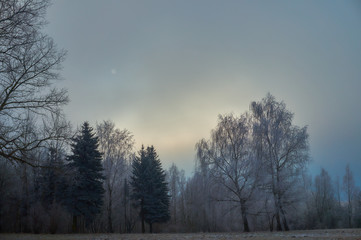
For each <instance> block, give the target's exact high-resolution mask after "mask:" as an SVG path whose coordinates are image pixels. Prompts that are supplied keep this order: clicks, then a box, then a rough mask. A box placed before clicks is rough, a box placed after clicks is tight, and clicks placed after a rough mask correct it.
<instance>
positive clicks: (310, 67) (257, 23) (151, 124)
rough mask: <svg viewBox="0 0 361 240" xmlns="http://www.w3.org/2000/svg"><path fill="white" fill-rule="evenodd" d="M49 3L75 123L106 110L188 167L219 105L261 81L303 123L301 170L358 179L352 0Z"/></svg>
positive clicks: (359, 15)
mask: <svg viewBox="0 0 361 240" xmlns="http://www.w3.org/2000/svg"><path fill="white" fill-rule="evenodd" d="M53 2H54V3H53V5H52V6H51V8H50V9H49V11H48V15H47V19H48V21H49V25H48V26H47V28H46V32H47V33H48V34H49V35H50V36H51V37H53V38H54V40H55V42H56V43H57V45H58V47H59V48H64V49H66V50H67V51H68V56H67V59H66V61H65V62H64V64H63V66H64V69H63V71H62V76H63V78H64V81H62V83H61V86H64V87H66V88H68V90H69V95H70V98H71V102H70V103H69V105H68V106H67V107H66V108H65V112H66V114H67V117H68V119H69V120H70V121H71V122H72V123H73V125H74V126H78V125H80V124H81V123H82V122H83V121H85V120H88V121H89V122H90V123H91V124H93V125H94V124H95V123H96V122H101V121H103V120H112V121H114V122H115V123H116V125H117V127H118V128H121V129H123V128H127V129H128V130H130V131H131V132H132V133H133V134H134V137H135V140H136V143H137V145H136V146H137V148H138V147H139V146H140V145H141V144H145V145H150V144H153V145H154V146H155V147H156V149H157V150H158V153H159V155H160V158H161V160H162V162H163V163H164V166H165V167H169V166H170V164H171V163H172V162H175V163H176V164H177V165H178V166H179V167H181V168H183V169H185V170H186V172H187V173H188V174H190V173H191V172H192V169H193V166H194V158H195V151H194V145H195V143H196V142H197V141H198V140H199V139H201V138H208V137H209V134H210V131H211V129H212V128H214V127H215V126H216V123H217V115H218V114H224V113H229V112H233V113H235V114H240V113H243V112H245V111H247V110H248V109H249V104H250V102H251V101H259V100H261V99H262V98H263V97H264V96H266V94H267V92H270V93H271V94H273V95H274V96H275V97H276V99H277V100H283V101H284V102H285V103H286V105H287V107H288V109H290V110H291V111H292V112H294V113H295V119H294V123H295V124H297V125H299V126H304V125H308V126H309V134H310V147H311V152H310V153H311V158H312V163H311V165H310V171H311V172H312V173H318V172H319V171H320V168H321V167H324V168H325V169H326V170H327V171H329V172H330V173H331V174H332V175H334V176H336V175H339V176H340V177H342V176H343V174H344V168H345V166H346V164H347V163H349V164H350V165H351V169H352V170H353V172H354V175H355V178H356V179H357V180H358V182H359V183H361V93H360V91H361V3H360V2H359V1H356V0H355V1H351V0H349V1H331V0H325V1H322V0H320V1H307V0H306V1H241V0H237V1H231V0H226V1H220V0H218V1H212V0H206V1H203V0H197V1H191V0H185V1H183V0H182V1H181V0H179V1H175V0H164V1H158V0H155V1H154V0H153V1H148V0H136V1H134V0H129V1H121V0H112V1H111V0H106V1H98V0H97V1H95V0H73V1H70V0H67V1H65V0H64V1H53ZM358 185H359V186H360V185H361V184H358Z"/></svg>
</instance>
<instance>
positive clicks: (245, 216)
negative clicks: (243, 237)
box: [241, 201, 249, 232]
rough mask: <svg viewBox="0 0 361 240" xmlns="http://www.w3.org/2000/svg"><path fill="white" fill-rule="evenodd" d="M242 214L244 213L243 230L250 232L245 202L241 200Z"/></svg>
mask: <svg viewBox="0 0 361 240" xmlns="http://www.w3.org/2000/svg"><path fill="white" fill-rule="evenodd" d="M241 214H242V221H243V231H244V232H249V226H248V220H247V212H246V206H245V202H244V201H243V202H241Z"/></svg>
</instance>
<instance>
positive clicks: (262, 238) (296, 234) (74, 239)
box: [0, 229, 361, 240]
mask: <svg viewBox="0 0 361 240" xmlns="http://www.w3.org/2000/svg"><path fill="white" fill-rule="evenodd" d="M0 239H1V240H15V239H16V240H35V239H37V240H126V239H129V240H146V239H150V240H158V239H159V240H173V239H174V240H187V239H191V240H193V239H204V240H208V239H209V240H211V239H221V240H233V239H253V240H266V239H271V240H272V239H274V240H276V239H303V240H308V239H312V240H315V239H331V240H343V239H352V240H361V229H333V230H309V231H290V232H273V233H270V232H254V233H174V234H171V233H167V234H59V235H50V234H49V235H47V234H38V235H35V234H0Z"/></svg>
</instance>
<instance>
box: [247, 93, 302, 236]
mask: <svg viewBox="0 0 361 240" xmlns="http://www.w3.org/2000/svg"><path fill="white" fill-rule="evenodd" d="M251 111H252V114H253V137H254V141H255V143H256V148H257V158H258V159H259V160H260V161H261V163H262V164H261V165H262V166H263V167H264V168H263V169H264V172H265V173H267V175H268V176H269V177H266V178H265V179H266V180H267V182H266V187H267V188H268V189H269V190H270V191H271V192H272V194H273V198H274V204H275V218H276V221H277V230H278V231H280V230H282V224H281V219H282V223H283V227H284V230H289V226H288V223H287V219H286V212H285V205H287V202H288V201H287V195H288V196H289V193H290V191H291V190H292V187H293V186H294V185H295V183H296V181H297V178H298V177H299V176H300V175H301V174H302V170H303V169H304V167H305V165H306V163H307V162H308V159H309V158H308V134H307V127H302V128H300V127H298V126H294V125H293V124H292V120H293V113H291V112H290V111H289V110H287V109H286V105H285V104H284V103H283V102H277V101H276V100H275V98H274V97H273V96H272V95H271V94H268V95H267V96H266V97H265V98H264V99H262V101H261V102H253V103H252V104H251Z"/></svg>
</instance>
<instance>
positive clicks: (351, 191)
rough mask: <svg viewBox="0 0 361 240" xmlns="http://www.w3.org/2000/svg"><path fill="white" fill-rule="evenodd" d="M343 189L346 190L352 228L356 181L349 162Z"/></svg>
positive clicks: (349, 221)
mask: <svg viewBox="0 0 361 240" xmlns="http://www.w3.org/2000/svg"><path fill="white" fill-rule="evenodd" d="M343 190H344V191H345V193H346V197H347V220H348V227H350V228H352V208H353V206H352V205H353V200H354V196H355V181H354V179H353V174H352V171H351V170H350V165H348V164H347V166H346V173H345V175H344V176H343Z"/></svg>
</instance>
